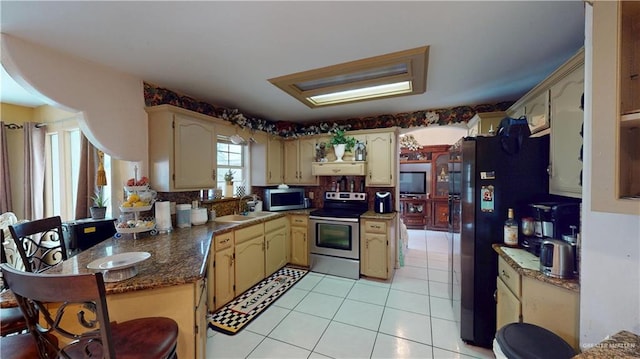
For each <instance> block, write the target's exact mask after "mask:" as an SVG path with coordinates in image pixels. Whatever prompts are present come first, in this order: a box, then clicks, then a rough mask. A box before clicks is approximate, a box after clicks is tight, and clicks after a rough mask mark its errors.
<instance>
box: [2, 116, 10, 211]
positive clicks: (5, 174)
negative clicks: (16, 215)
mask: <svg viewBox="0 0 640 359" xmlns="http://www.w3.org/2000/svg"><path fill="white" fill-rule="evenodd" d="M8 146H9V145H8V144H7V128H6V127H5V126H4V122H3V121H0V213H5V212H9V211H11V210H12V209H13V208H12V207H13V205H12V203H11V177H10V176H9V152H8Z"/></svg>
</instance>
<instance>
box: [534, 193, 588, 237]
mask: <svg viewBox="0 0 640 359" xmlns="http://www.w3.org/2000/svg"><path fill="white" fill-rule="evenodd" d="M529 206H530V207H531V208H532V210H533V218H534V227H533V228H534V229H533V233H534V236H535V237H537V238H552V239H562V236H563V235H568V234H572V233H573V232H574V229H573V228H577V227H578V225H579V223H580V203H579V202H538V203H531V204H530V205H529ZM572 227H573V228H572Z"/></svg>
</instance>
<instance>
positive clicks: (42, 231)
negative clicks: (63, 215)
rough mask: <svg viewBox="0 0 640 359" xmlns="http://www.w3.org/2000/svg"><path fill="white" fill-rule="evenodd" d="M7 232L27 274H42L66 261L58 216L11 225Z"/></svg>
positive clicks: (65, 248)
mask: <svg viewBox="0 0 640 359" xmlns="http://www.w3.org/2000/svg"><path fill="white" fill-rule="evenodd" d="M9 231H10V232H11V236H12V237H13V240H14V241H15V243H16V247H17V249H18V253H20V258H21V259H22V262H23V263H24V269H25V270H26V271H27V272H36V273H37V272H42V271H44V270H46V269H49V268H50V267H53V266H54V265H56V264H58V263H60V262H62V261H63V260H65V259H67V247H66V245H65V242H64V236H63V232H62V220H61V219H60V216H55V217H49V218H44V219H37V220H33V221H28V222H23V223H19V224H12V225H10V226H9Z"/></svg>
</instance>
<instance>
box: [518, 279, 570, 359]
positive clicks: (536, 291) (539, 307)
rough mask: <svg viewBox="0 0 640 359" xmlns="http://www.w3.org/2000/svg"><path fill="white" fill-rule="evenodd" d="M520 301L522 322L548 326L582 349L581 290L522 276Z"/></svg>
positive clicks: (547, 327)
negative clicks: (577, 290)
mask: <svg viewBox="0 0 640 359" xmlns="http://www.w3.org/2000/svg"><path fill="white" fill-rule="evenodd" d="M521 303H522V321H523V322H525V323H531V324H536V325H539V326H541V327H543V328H546V329H548V330H550V331H552V332H554V333H555V334H557V335H558V336H560V337H561V338H562V339H564V340H565V341H566V342H567V343H569V345H571V346H572V347H573V348H574V349H576V350H579V348H580V343H579V340H580V337H579V328H580V295H579V294H578V293H576V292H573V291H570V290H567V289H564V288H561V287H558V286H555V285H552V284H549V283H544V282H542V281H539V280H537V279H534V278H530V277H526V276H523V277H522V298H521Z"/></svg>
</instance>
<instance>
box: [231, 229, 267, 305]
mask: <svg viewBox="0 0 640 359" xmlns="http://www.w3.org/2000/svg"><path fill="white" fill-rule="evenodd" d="M235 269H236V293H238V294H242V293H243V292H244V291H246V290H247V289H249V288H251V286H253V285H254V284H256V283H258V282H260V281H261V280H263V279H264V277H265V275H264V234H263V235H260V236H258V237H254V238H253V239H250V240H247V241H246V242H243V243H240V244H237V245H236V268H235Z"/></svg>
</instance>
